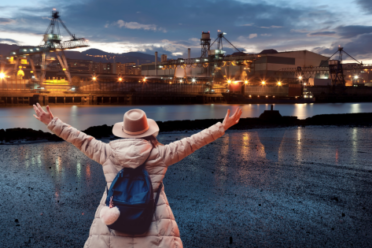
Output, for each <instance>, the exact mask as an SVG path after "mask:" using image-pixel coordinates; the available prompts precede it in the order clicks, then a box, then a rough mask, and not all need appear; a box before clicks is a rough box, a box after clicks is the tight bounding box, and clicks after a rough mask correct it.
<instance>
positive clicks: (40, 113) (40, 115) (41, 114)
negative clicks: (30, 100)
mask: <svg viewBox="0 0 372 248" xmlns="http://www.w3.org/2000/svg"><path fill="white" fill-rule="evenodd" d="M33 106H34V110H35V113H36V115H34V117H35V118H36V119H38V120H39V121H41V122H42V123H44V124H45V125H48V124H49V122H50V121H51V120H53V118H54V116H53V114H52V112H51V111H50V109H49V105H47V106H46V109H47V111H48V112H45V111H44V110H43V108H42V107H41V106H40V104H39V103H36V105H35V104H34V105H33Z"/></svg>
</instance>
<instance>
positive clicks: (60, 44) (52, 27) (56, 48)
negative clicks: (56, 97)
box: [11, 9, 89, 83]
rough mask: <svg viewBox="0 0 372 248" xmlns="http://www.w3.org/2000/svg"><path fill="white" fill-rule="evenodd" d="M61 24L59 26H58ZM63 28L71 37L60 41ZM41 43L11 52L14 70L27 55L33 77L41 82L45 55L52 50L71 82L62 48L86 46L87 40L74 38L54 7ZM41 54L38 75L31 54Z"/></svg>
mask: <svg viewBox="0 0 372 248" xmlns="http://www.w3.org/2000/svg"><path fill="white" fill-rule="evenodd" d="M60 26H61V27H60ZM62 27H63V28H64V29H65V30H66V31H67V33H68V34H69V35H70V36H71V39H69V40H65V41H62V36H61V33H60V31H61V30H60V29H61V28H62ZM42 43H43V44H42V45H40V46H37V47H33V48H22V49H19V50H16V51H12V52H11V56H12V57H14V58H15V59H16V63H15V71H17V68H18V65H19V61H20V59H21V58H22V57H24V56H27V57H28V59H29V60H30V64H31V68H32V70H33V71H34V75H35V78H36V79H38V80H39V81H40V83H43V82H44V80H45V74H46V67H47V63H46V56H47V55H48V54H49V53H52V52H54V53H55V55H56V57H57V59H58V61H59V63H60V64H61V67H62V70H63V71H64V73H65V75H66V77H67V80H68V81H69V83H71V74H70V71H69V68H68V64H67V60H66V57H65V54H64V50H69V49H75V48H81V47H88V46H89V44H88V40H87V39H85V38H76V36H75V35H74V34H72V33H71V32H70V31H69V30H68V29H67V27H66V25H65V24H64V23H63V21H62V19H61V18H60V15H59V12H58V11H57V10H56V9H53V11H52V17H51V22H50V24H49V26H48V28H47V30H46V31H45V34H44V37H43V40H42ZM37 54H38V55H41V57H42V59H41V73H40V75H37V74H36V70H35V63H34V61H33V55H37Z"/></svg>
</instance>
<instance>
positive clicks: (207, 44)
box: [200, 31, 211, 58]
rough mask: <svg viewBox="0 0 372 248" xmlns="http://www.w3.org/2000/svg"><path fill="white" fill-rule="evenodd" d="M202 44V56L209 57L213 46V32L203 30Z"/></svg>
mask: <svg viewBox="0 0 372 248" xmlns="http://www.w3.org/2000/svg"><path fill="white" fill-rule="evenodd" d="M200 45H201V56H200V57H201V58H207V57H208V51H209V49H210V48H211V34H210V33H209V31H208V32H202V37H201V39H200Z"/></svg>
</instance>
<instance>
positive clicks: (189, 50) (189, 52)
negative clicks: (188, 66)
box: [187, 48, 191, 59]
mask: <svg viewBox="0 0 372 248" xmlns="http://www.w3.org/2000/svg"><path fill="white" fill-rule="evenodd" d="M187 51H188V57H187V58H188V59H191V48H188V49H187Z"/></svg>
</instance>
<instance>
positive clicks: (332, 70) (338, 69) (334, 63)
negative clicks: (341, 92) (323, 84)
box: [328, 46, 363, 86]
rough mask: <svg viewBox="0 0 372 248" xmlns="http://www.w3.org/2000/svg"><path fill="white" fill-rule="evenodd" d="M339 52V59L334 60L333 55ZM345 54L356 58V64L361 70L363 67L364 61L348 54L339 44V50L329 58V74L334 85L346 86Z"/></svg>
mask: <svg viewBox="0 0 372 248" xmlns="http://www.w3.org/2000/svg"><path fill="white" fill-rule="evenodd" d="M337 53H338V60H332V57H333V56H334V55H336V54H337ZM343 54H345V55H347V56H349V57H350V58H352V59H353V60H355V61H356V62H357V64H356V66H357V67H358V68H359V67H360V70H361V68H362V67H363V63H362V62H359V61H358V60H357V59H355V58H354V57H353V56H351V55H350V54H348V53H347V52H346V51H345V50H344V48H343V47H341V46H338V49H337V51H336V52H335V53H334V54H332V56H331V57H329V59H328V65H329V75H330V78H331V80H332V85H334V86H335V85H341V86H345V78H344V68H343V66H342V55H343ZM354 69H355V68H354Z"/></svg>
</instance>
